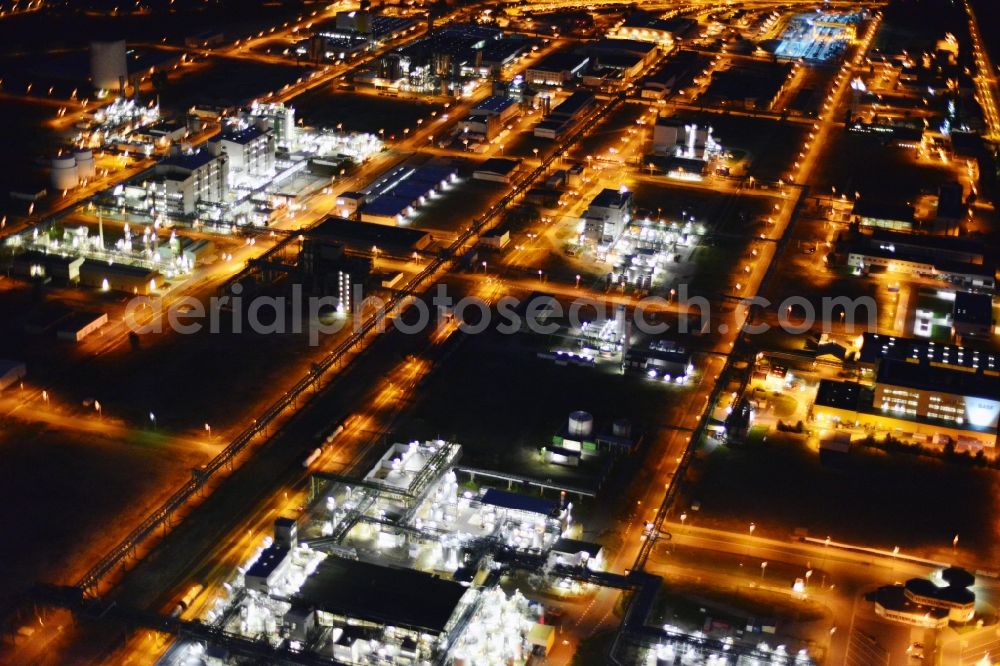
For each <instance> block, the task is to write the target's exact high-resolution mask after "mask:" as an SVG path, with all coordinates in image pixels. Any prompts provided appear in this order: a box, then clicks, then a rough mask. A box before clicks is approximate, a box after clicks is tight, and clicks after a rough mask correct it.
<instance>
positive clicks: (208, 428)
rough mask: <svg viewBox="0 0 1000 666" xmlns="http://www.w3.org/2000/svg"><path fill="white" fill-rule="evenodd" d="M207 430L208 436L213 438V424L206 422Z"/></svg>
mask: <svg viewBox="0 0 1000 666" xmlns="http://www.w3.org/2000/svg"><path fill="white" fill-rule="evenodd" d="M205 432H207V433H208V438H209V439H212V426H210V425H208V424H207V423H206V424H205Z"/></svg>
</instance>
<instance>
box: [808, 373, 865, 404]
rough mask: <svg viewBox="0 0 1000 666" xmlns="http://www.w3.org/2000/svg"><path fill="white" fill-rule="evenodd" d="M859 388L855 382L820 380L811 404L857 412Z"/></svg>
mask: <svg viewBox="0 0 1000 666" xmlns="http://www.w3.org/2000/svg"><path fill="white" fill-rule="evenodd" d="M860 396H861V386H860V385H859V384H858V383H857V382H838V381H835V380H832V379H821V380H820V382H819V388H818V389H817V391H816V400H815V401H814V402H813V404H815V405H819V406H820V407H832V408H834V409H848V410H851V411H857V409H858V402H859V398H860Z"/></svg>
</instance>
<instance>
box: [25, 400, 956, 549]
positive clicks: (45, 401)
mask: <svg viewBox="0 0 1000 666" xmlns="http://www.w3.org/2000/svg"><path fill="white" fill-rule="evenodd" d="M42 402H44V403H45V404H46V405H48V404H49V392H48V391H44V390H43V391H42ZM955 538H956V539H957V538H958V537H955Z"/></svg>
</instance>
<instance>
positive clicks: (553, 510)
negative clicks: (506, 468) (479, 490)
mask: <svg viewBox="0 0 1000 666" xmlns="http://www.w3.org/2000/svg"><path fill="white" fill-rule="evenodd" d="M483 504H489V505H491V506H497V507H500V508H502V509H513V510H515V511H526V512H528V513H540V514H542V515H545V516H553V517H554V516H556V515H558V513H559V505H558V504H557V503H556V502H555V501H554V500H549V499H545V498H544V497H533V496H531V495H519V494H517V493H509V492H507V491H506V490H498V489H496V488H490V489H489V490H487V491H486V493H485V494H484V495H483Z"/></svg>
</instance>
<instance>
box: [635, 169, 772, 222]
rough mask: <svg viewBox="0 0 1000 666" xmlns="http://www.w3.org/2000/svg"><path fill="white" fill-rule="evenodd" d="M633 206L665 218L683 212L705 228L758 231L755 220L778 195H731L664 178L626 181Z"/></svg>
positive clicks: (768, 209)
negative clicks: (632, 196) (633, 202)
mask: <svg viewBox="0 0 1000 666" xmlns="http://www.w3.org/2000/svg"><path fill="white" fill-rule="evenodd" d="M629 186H630V189H631V190H632V191H633V192H634V196H635V202H636V207H637V208H639V209H644V210H646V211H649V212H650V213H651V214H652V215H654V216H655V215H661V216H662V217H663V218H664V219H668V220H680V219H682V218H683V216H684V215H685V214H686V215H687V216H689V217H693V218H694V220H695V221H696V222H698V223H701V224H703V225H705V227H706V228H707V229H708V230H723V229H724V230H725V231H726V232H728V233H746V234H747V235H753V234H755V233H758V229H759V227H760V225H759V223H758V221H759V220H763V219H764V218H766V217H767V216H768V215H769V214H770V213H771V212H772V211H773V207H774V204H775V203H776V202H777V199H775V198H772V197H763V196H742V195H741V196H734V195H733V194H731V193H728V192H719V191H716V190H713V189H711V188H710V187H700V186H697V187H695V186H686V185H680V184H676V183H672V182H670V181H668V180H666V179H658V180H657V181H655V182H654V181H649V180H642V181H637V182H633V183H629Z"/></svg>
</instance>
